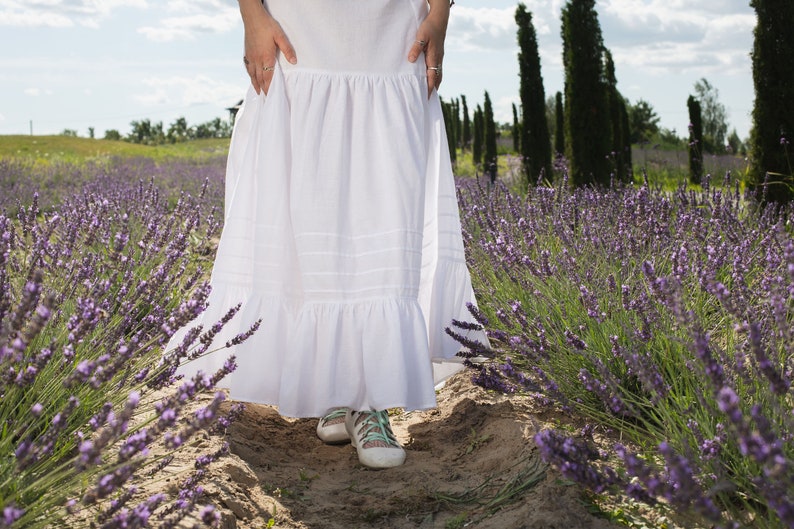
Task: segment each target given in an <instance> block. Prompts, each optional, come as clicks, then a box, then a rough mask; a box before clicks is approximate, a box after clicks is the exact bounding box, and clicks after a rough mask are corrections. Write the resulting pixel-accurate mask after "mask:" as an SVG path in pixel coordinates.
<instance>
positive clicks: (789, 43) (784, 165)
mask: <svg viewBox="0 0 794 529" xmlns="http://www.w3.org/2000/svg"><path fill="white" fill-rule="evenodd" d="M750 5H751V6H752V7H753V8H755V12H756V15H757V17H758V23H757V25H756V27H755V34H754V35H755V42H754V44H753V53H752V56H753V84H754V85H755V103H754V105H753V130H752V134H751V136H750V151H751V159H752V166H751V175H750V180H751V185H753V186H754V187H756V188H759V187H760V186H761V185H763V184H764V182H765V181H767V173H768V174H769V177H768V182H769V184H768V187H767V189H766V199H768V200H772V201H775V202H778V203H783V202H788V201H790V200H792V199H793V198H794V169H793V167H794V103H793V102H794V68H792V57H794V30H793V29H792V28H794V2H792V1H791V0H751V2H750Z"/></svg>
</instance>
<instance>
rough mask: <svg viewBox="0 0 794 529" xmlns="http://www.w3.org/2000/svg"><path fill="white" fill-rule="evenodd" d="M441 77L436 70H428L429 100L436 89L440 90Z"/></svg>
mask: <svg viewBox="0 0 794 529" xmlns="http://www.w3.org/2000/svg"><path fill="white" fill-rule="evenodd" d="M438 78H439V75H438V73H437V72H436V71H435V70H430V69H428V70H427V98H428V99H430V96H431V95H432V94H433V90H434V89H438V84H439V81H438Z"/></svg>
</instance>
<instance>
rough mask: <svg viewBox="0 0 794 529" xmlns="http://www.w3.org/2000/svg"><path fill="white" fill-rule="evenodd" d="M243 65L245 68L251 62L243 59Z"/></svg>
mask: <svg viewBox="0 0 794 529" xmlns="http://www.w3.org/2000/svg"><path fill="white" fill-rule="evenodd" d="M243 64H245V65H246V66H248V65H249V64H251V61H249V60H248V57H243Z"/></svg>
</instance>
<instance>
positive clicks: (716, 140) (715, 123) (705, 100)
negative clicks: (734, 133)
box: [695, 77, 728, 153]
mask: <svg viewBox="0 0 794 529" xmlns="http://www.w3.org/2000/svg"><path fill="white" fill-rule="evenodd" d="M695 93H696V94H697V100H698V103H700V111H701V116H702V119H703V147H702V148H703V151H704V152H709V153H721V152H725V137H726V135H727V133H728V123H727V119H728V111H727V110H726V109H725V105H723V104H722V103H720V102H719V95H720V91H719V90H717V88H715V87H714V86H713V85H712V84H711V83H709V82H708V81H707V80H706V78H705V77H704V78H702V79H701V80H700V81H698V82H696V83H695Z"/></svg>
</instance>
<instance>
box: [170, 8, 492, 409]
mask: <svg viewBox="0 0 794 529" xmlns="http://www.w3.org/2000/svg"><path fill="white" fill-rule="evenodd" d="M265 5H266V7H267V8H268V10H269V11H270V13H271V14H272V15H273V16H274V17H275V18H276V20H278V21H279V23H280V24H281V26H282V28H283V29H284V31H285V33H286V34H287V37H288V38H289V39H290V41H291V43H292V44H293V46H294V47H295V50H296V53H297V57H298V63H297V64H296V65H292V64H289V63H288V62H287V61H286V60H285V59H284V58H283V57H281V58H280V59H279V60H278V63H277V64H276V70H275V72H274V76H273V81H272V84H271V86H270V89H269V92H268V94H267V96H265V95H257V94H256V92H255V91H254V90H253V88H250V87H249V90H248V93H247V95H246V97H245V101H244V103H243V106H242V108H241V109H240V111H239V113H238V116H237V121H236V123H235V128H234V133H233V136H232V142H231V147H230V152H229V160H228V167H227V173H226V196H225V223H224V229H223V232H222V235H221V240H220V244H219V247H218V251H217V256H216V260H215V264H214V268H213V272H212V278H211V283H212V294H211V296H210V300H209V307H208V309H207V310H206V311H205V313H204V314H203V317H202V320H203V321H202V322H201V323H203V324H204V326H205V328H207V327H209V326H210V325H212V323H214V322H215V321H217V320H219V319H220V318H221V317H222V316H223V314H224V313H226V311H227V310H228V309H229V308H230V307H233V306H235V305H236V304H238V303H240V302H242V309H241V310H240V312H239V313H238V314H237V316H235V317H234V319H233V320H232V321H231V322H230V323H229V324H227V326H226V327H225V329H224V331H223V332H222V333H221V334H220V335H219V336H218V337H217V339H216V341H215V344H214V347H222V346H223V344H224V343H225V342H226V341H227V340H228V339H230V338H231V337H232V336H234V335H236V334H238V333H240V332H244V331H245V330H246V329H247V328H248V327H249V326H250V325H251V324H252V323H253V322H254V321H256V320H259V319H261V320H262V325H261V327H260V329H259V330H258V331H257V332H256V333H255V334H254V335H253V336H252V337H251V338H250V339H248V340H247V341H246V342H244V343H243V344H241V345H239V346H236V347H234V348H233V349H232V350H230V349H227V348H221V349H220V350H218V351H217V352H214V353H212V354H209V355H206V356H204V357H202V358H199V359H198V360H194V361H191V362H189V363H187V364H185V365H184V366H182V367H181V368H180V372H181V373H183V374H185V375H191V374H193V373H195V372H196V371H199V370H201V371H204V372H211V371H214V370H216V369H218V368H220V367H221V366H222V365H223V363H224V361H225V360H226V358H227V357H228V356H229V355H230V354H234V355H235V356H236V358H237V364H238V368H237V369H236V371H235V372H234V373H232V374H231V375H229V376H228V377H227V379H226V380H224V381H223V383H222V385H224V386H228V387H229V388H230V392H231V397H232V398H234V399H236V400H242V401H248V402H256V403H263V404H271V405H275V406H278V409H279V412H280V413H281V414H282V415H285V416H291V417H317V416H321V415H323V414H324V413H325V412H326V411H327V410H328V409H329V408H331V407H335V406H347V407H350V408H353V409H356V410H365V409H375V410H381V409H386V408H392V407H404V408H407V409H427V408H432V407H434V406H435V404H436V401H435V392H434V386H435V385H436V384H437V383H438V382H439V381H441V380H443V379H444V378H446V377H448V376H450V375H451V374H453V373H454V372H456V371H458V370H459V369H460V368H461V367H462V363H461V358H459V357H457V356H456V353H457V352H458V351H459V349H460V345H459V344H458V343H457V342H456V341H455V340H453V339H452V338H450V337H449V336H447V335H446V333H445V328H446V327H448V326H450V324H451V321H452V319H453V318H454V319H460V320H467V321H470V320H471V316H470V314H469V312H468V310H467V308H466V304H467V303H469V302H474V295H473V292H472V287H471V280H470V277H469V272H468V270H467V268H466V262H465V258H464V251H463V242H462V237H461V228H460V219H459V215H458V207H457V200H456V193H455V186H454V181H453V175H452V170H451V166H450V160H449V151H448V149H447V140H446V136H445V131H444V123H443V118H442V114H441V107H440V103H439V98H438V96H437V94H436V93H435V92H434V93H433V95H432V96H431V98H430V99H429V100H428V97H427V84H426V70H425V63H424V57H421V56H420V58H419V60H418V61H417V62H416V63H415V64H411V63H409V62H408V60H407V56H408V51H409V49H410V47H411V45H412V44H413V42H414V40H415V38H416V31H417V28H418V26H419V24H420V22H421V21H422V19H423V18H424V17H425V16H426V14H427V4H426V1H425V0H334V1H332V2H329V1H327V0H266V1H265ZM184 332H185V330H184V329H183V330H182V331H180V332H179V333H177V334H176V335H175V336H174V338H173V339H172V341H171V346H173V345H175V344H177V343H179V340H180V339H181V337H182V336H184ZM472 337H473V338H479V339H481V340H485V338H484V336H472Z"/></svg>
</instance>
